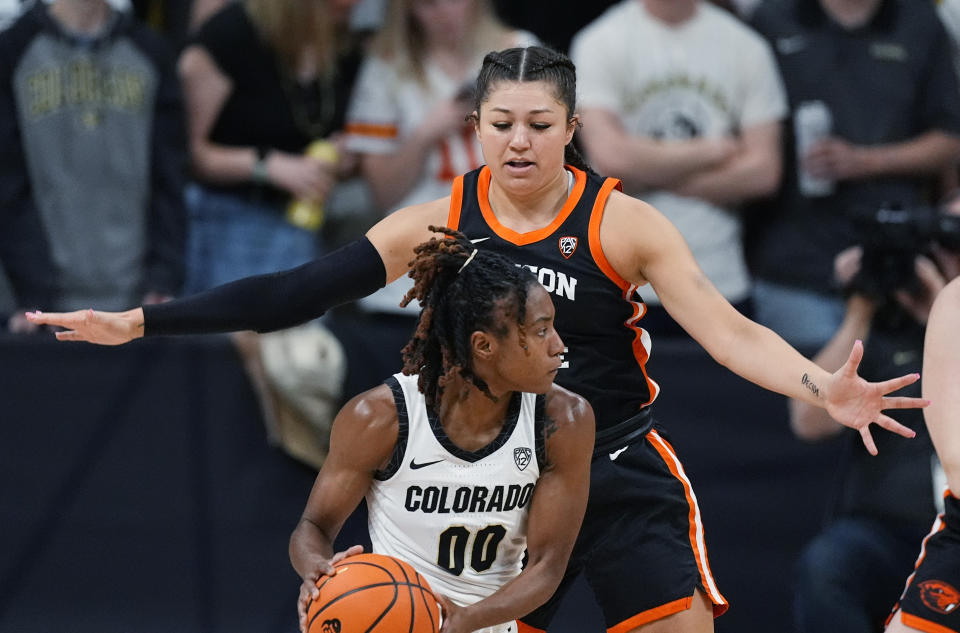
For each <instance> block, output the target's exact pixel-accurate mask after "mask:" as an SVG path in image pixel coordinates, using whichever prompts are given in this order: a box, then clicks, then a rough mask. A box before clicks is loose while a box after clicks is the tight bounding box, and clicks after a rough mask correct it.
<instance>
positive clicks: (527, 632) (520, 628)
mask: <svg viewBox="0 0 960 633" xmlns="http://www.w3.org/2000/svg"><path fill="white" fill-rule="evenodd" d="M517 633H547V632H546V631H544V630H543V629H538V628H537V627H535V626H530V625H529V624H527V623H526V622H523V621H522V620H517Z"/></svg>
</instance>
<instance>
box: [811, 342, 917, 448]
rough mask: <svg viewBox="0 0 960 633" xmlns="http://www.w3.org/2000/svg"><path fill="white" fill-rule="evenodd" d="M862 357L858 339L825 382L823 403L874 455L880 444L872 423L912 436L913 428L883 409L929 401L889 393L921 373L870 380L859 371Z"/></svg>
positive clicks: (860, 343)
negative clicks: (854, 430)
mask: <svg viewBox="0 0 960 633" xmlns="http://www.w3.org/2000/svg"><path fill="white" fill-rule="evenodd" d="M862 358H863V343H862V342H861V341H856V342H855V343H854V344H853V349H852V350H850V356H849V358H847V362H846V363H844V365H843V367H841V368H840V369H838V370H837V371H836V372H834V374H833V377H832V378H831V380H830V382H829V383H828V384H827V385H826V389H825V393H824V394H823V396H824V407H825V408H826V410H827V413H829V414H830V415H831V416H833V418H834V419H835V420H836V421H837V422H839V423H840V424H843V425H844V426H849V427H850V428H852V429H856V430H857V431H859V432H860V436H861V437H862V438H863V444H864V445H865V446H866V447H867V450H868V451H870V454H871V455H876V454H877V445H876V444H875V443H874V441H873V436H872V435H871V434H870V423H875V424H878V425H879V426H882V427H883V428H885V429H887V430H888V431H893V432H894V433H897V434H899V435H902V436H904V437H913V436H914V435H916V433H915V432H914V431H912V430H911V429H909V428H907V427H905V426H904V425H902V424H900V423H899V422H897V421H896V420H894V419H893V418H891V417H890V416H888V415H885V414H884V413H883V410H884V409H913V408H922V407H925V406H927V405H928V404H930V401H929V400H924V399H923V398H907V397H904V396H888V395H887V394H888V393H891V392H894V391H896V390H898V389H901V388H903V387H906V386H907V385H910V384H913V383H915V382H916V381H917V380H919V378H920V374H908V375H906V376H900V377H899V378H892V379H890V380H884V381H883V382H868V381H866V380H864V379H863V378H861V377H860V375H859V374H857V368H858V367H859V366H860V360H861V359H862Z"/></svg>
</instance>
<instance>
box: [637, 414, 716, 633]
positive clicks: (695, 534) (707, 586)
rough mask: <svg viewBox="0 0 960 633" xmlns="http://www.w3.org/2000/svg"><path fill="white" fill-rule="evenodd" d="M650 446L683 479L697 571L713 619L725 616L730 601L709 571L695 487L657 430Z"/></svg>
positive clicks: (652, 435)
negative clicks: (711, 605)
mask: <svg viewBox="0 0 960 633" xmlns="http://www.w3.org/2000/svg"><path fill="white" fill-rule="evenodd" d="M647 438H648V439H649V440H650V444H651V445H652V446H653V448H654V449H655V450H656V451H657V453H659V454H660V457H661V458H662V459H663V461H664V462H666V464H667V467H668V468H669V469H670V472H671V473H673V476H674V477H676V478H677V479H679V480H680V483H681V484H682V485H683V494H684V495H685V496H686V497H687V505H688V506H689V508H690V514H689V517H688V521H689V523H690V547H692V548H693V555H694V558H696V559H697V569H698V570H699V571H700V580H701V582H702V583H703V588H704V591H705V592H706V594H707V597H708V598H710V601H711V602H712V603H713V617H715V618H716V617H719V616H721V615H723V614H724V613H725V612H726V610H727V609H728V608H729V607H730V604H729V603H728V602H727V599H726V598H724V597H723V594H721V593H720V590H719V589H717V584H716V581H715V580H714V578H713V572H711V571H710V561H709V560H708V558H707V546H706V542H705V541H704V538H703V521H702V519H701V517H700V506H698V505H697V496H696V495H695V494H694V493H693V486H692V485H691V484H690V480H689V479H688V478H687V474H686V473H685V472H684V470H683V465H682V464H681V463H680V459H679V458H678V457H677V453H676V451H674V450H673V446H671V445H670V443H669V442H668V441H667V440H665V439H663V437H661V436H660V434H659V433H657V432H656V431H650V432H649V433H647Z"/></svg>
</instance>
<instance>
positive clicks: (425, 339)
mask: <svg viewBox="0 0 960 633" xmlns="http://www.w3.org/2000/svg"><path fill="white" fill-rule="evenodd" d="M429 228H430V230H431V231H434V232H437V233H443V234H445V235H446V237H445V238H436V237H433V238H430V240H429V241H427V242H424V243H422V244H420V245H419V246H417V247H416V248H415V249H414V252H415V253H416V257H415V259H414V260H413V261H412V262H410V273H409V275H410V277H412V278H413V280H414V286H413V288H412V289H411V290H410V292H408V293H407V295H406V297H404V299H403V302H402V303H401V305H403V306H405V305H407V304H408V303H409V302H410V301H411V300H413V299H417V300H418V301H420V305H421V312H420V322H419V323H418V325H417V330H416V332H415V333H414V335H413V338H412V339H411V340H410V342H409V343H407V345H406V346H405V347H404V348H403V373H405V374H408V375H409V374H419V375H420V378H419V381H418V387H419V389H420V392H421V393H423V395H424V397H425V398H426V401H427V406H430V407H434V406H436V405H437V404H439V402H440V396H441V394H442V393H443V386H444V384H445V383H446V382H447V380H449V378H450V376H451V374H452V373H453V372H455V371H458V372H459V373H460V375H461V376H462V377H463V378H464V380H467V381H469V382H471V383H473V385H475V386H476V387H477V389H479V390H480V391H482V392H483V393H485V394H487V395H488V396H491V397H492V394H491V393H490V390H489V388H488V387H487V384H486V383H485V382H484V381H483V380H482V379H481V378H479V377H478V376H476V375H475V374H474V373H473V356H472V353H471V348H470V335H471V334H473V332H476V331H478V330H480V331H484V332H490V333H491V334H493V335H494V336H496V337H497V338H503V337H504V336H506V335H507V332H508V327H507V323H508V321H507V320H506V319H513V320H514V321H516V323H517V324H518V325H521V324H522V323H523V322H524V320H525V319H526V305H527V289H528V288H529V287H530V285H531V284H535V283H537V280H536V277H534V276H533V274H532V273H530V271H528V270H527V269H526V268H522V267H520V266H517V265H516V264H514V263H513V262H511V261H510V260H508V259H507V258H505V257H503V256H502V255H498V254H496V253H491V252H489V251H477V249H476V248H475V247H474V245H473V244H471V243H470V241H469V240H468V239H467V238H466V237H465V236H464V235H463V234H462V233H460V232H459V231H454V230H452V229H449V228H446V227H439V228H438V227H435V226H431V227H429ZM520 337H521V339H520V344H521V345H522V344H524V338H523V330H522V328H521V329H520Z"/></svg>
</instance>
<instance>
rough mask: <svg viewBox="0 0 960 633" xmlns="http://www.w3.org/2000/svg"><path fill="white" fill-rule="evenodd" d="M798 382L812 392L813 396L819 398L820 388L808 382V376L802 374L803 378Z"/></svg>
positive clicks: (810, 381)
mask: <svg viewBox="0 0 960 633" xmlns="http://www.w3.org/2000/svg"><path fill="white" fill-rule="evenodd" d="M800 382H801V383H803V386H804V387H806V388H807V389H809V390H810V391H811V392H813V395H815V396H816V397H818V398H819V397H820V387H818V386H817V385H816V384H814V382H813V381H812V380H810V374H804V375H803V378H801V379H800Z"/></svg>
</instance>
